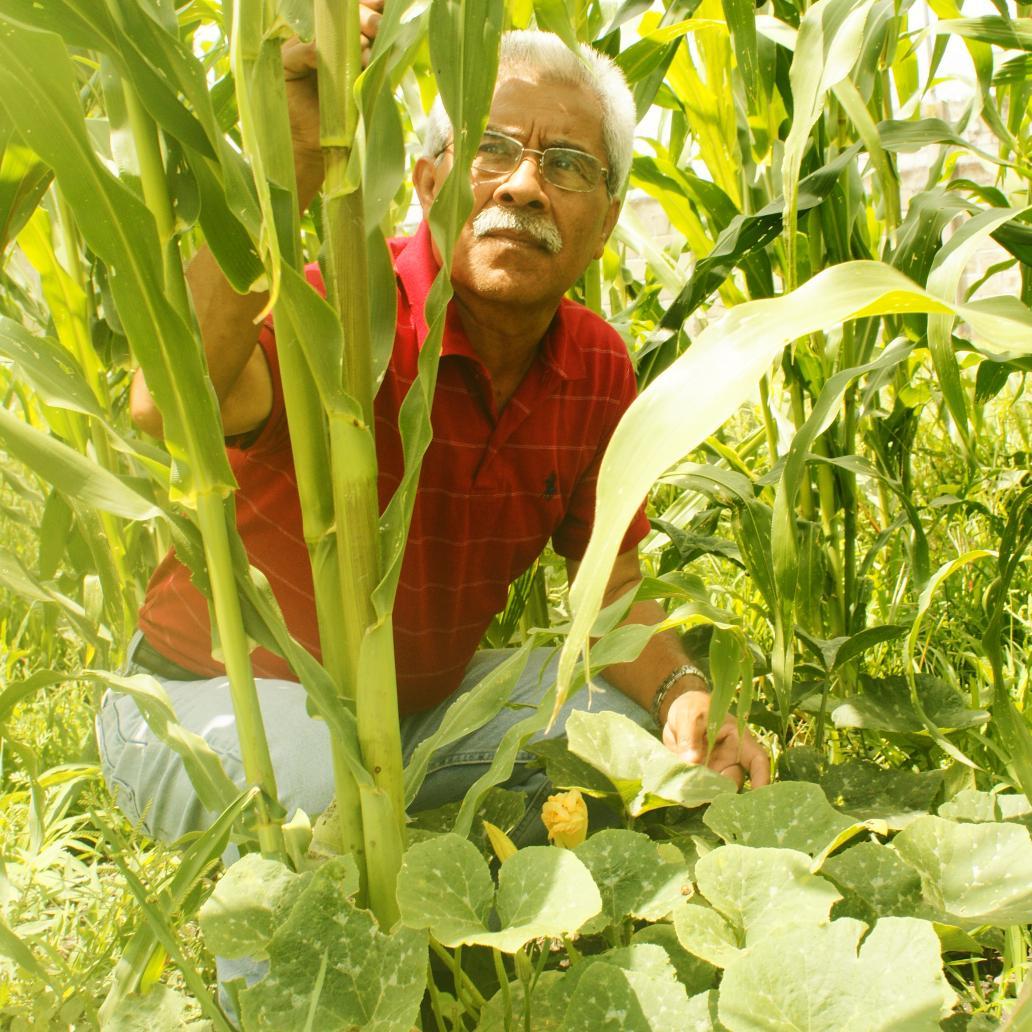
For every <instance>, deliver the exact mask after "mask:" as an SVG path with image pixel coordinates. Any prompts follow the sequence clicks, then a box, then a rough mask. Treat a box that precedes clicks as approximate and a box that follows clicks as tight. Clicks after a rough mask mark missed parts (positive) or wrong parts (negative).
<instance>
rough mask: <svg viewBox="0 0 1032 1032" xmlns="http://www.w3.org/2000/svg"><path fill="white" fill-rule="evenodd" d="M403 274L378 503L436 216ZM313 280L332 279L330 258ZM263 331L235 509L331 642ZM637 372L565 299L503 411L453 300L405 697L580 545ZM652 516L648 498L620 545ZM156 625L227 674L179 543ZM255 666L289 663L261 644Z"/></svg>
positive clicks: (250, 541)
mask: <svg viewBox="0 0 1032 1032" xmlns="http://www.w3.org/2000/svg"><path fill="white" fill-rule="evenodd" d="M391 249H392V252H393V254H394V258H395V269H396V271H397V276H398V287H399V290H398V294H399V296H398V324H397V334H396V339H395V347H394V353H393V355H392V358H391V361H390V364H389V367H388V369H387V372H386V374H385V377H384V381H383V383H382V385H381V387H380V390H379V392H378V394H377V397H376V405H375V409H376V449H377V455H378V459H379V466H380V477H379V494H380V506H381V510H382V509H383V507H384V506H385V505H386V503H387V501H388V500H389V498H390V496H391V495H392V493H393V492H394V490H395V488H396V487H397V485H398V483H399V481H400V478H401V474H402V471H403V461H402V449H401V438H400V434H399V432H398V428H397V416H398V409H399V406H400V405H401V402H402V400H403V398H404V397H405V394H406V393H407V391H408V389H409V387H410V386H411V384H412V382H413V380H414V378H415V375H416V362H417V359H418V355H419V349H420V347H421V346H422V343H423V341H424V339H425V337H426V334H427V325H426V321H425V319H424V315H423V304H424V301H425V299H426V296H427V293H428V291H429V289H430V284H431V283H432V281H433V278H434V276H435V275H436V274H437V264H436V262H435V260H434V258H433V254H432V251H431V247H430V240H429V233H428V231H427V228H426V226H425V225H424V226H422V227H420V230H419V231H418V233H417V234H416V235H415V236H414V237H412V238H408V239H402V240H395V241H391ZM308 275H309V280H310V281H311V282H312V283H313V285H314V286H315V287H316V288H317V289H320V290H322V282H321V277H320V275H319V271H318V268H317V267H315V266H311V267H310V268H309V270H308ZM261 345H262V347H263V349H264V350H265V354H266V357H267V358H268V361H269V368H270V370H271V372H272V379H273V387H274V401H273V408H272V412H271V414H270V416H269V419H268V421H267V423H266V425H265V427H264V428H263V429H262V432H261V434H260V436H259V437H258V439H257V440H256V441H255V442H254V443H253V444H252V445H251V446H250V447H249V448H248V449H247V450H246V451H241V450H239V449H231V450H230V457H231V462H232V466H233V469H234V472H235V473H236V476H237V480H238V482H239V485H240V491H239V493H238V495H237V523H238V526H239V528H240V533H241V536H242V537H243V540H244V543H245V546H246V547H247V551H248V554H249V556H250V557H251V561H252V563H253V564H254V565H255V566H256V567H258V568H259V569H260V570H262V572H263V573H265V575H266V576H267V577H268V578H269V581H270V584H271V585H272V588H273V590H274V591H275V593H276V597H277V598H278V600H279V603H280V606H281V607H282V609H283V612H284V615H285V617H286V620H287V624H288V626H289V627H290V630H291V632H292V633H293V634H294V635H295V637H297V638H298V640H299V641H301V642H302V643H303V644H304V645H306V646H307V647H308V648H310V649H311V650H312V651H313V652H315V653H316V654H317V655H318V634H317V630H316V619H315V607H314V601H313V595H312V581H311V575H310V572H309V566H308V557H307V552H306V549H305V545H304V541H303V538H302V535H301V515H300V507H299V503H298V499H297V487H296V480H295V478H294V469H293V463H292V460H291V453H290V443H289V434H288V431H287V424H286V416H285V412H284V407H283V397H282V390H281V387H280V379H279V367H278V363H277V360H276V349H275V337H274V334H273V333H272V331H271V329H270V328H268V327H267V328H266V329H264V330H263V332H262V335H261ZM634 393H635V384H634V375H633V370H632V368H631V364H630V360H629V359H628V356H627V351H626V348H625V346H624V344H623V342H622V340H621V339H620V337H619V335H618V334H617V333H616V332H615V331H614V330H613V329H612V328H611V327H609V326H608V325H607V324H606V323H605V322H604V321H603V320H601V319H600V318H599V317H598V316H596V315H595V314H594V313H592V312H590V311H588V310H587V309H586V308H583V307H582V306H580V305H577V304H574V303H573V302H570V301H563V302H562V304H561V306H560V308H559V311H558V313H557V314H556V318H555V320H554V322H553V324H552V327H551V329H550V330H549V333H548V335H547V337H546V338H545V340H544V342H543V344H542V347H541V351H540V353H539V355H538V358H537V359H536V360H535V362H534V364H533V365H532V366H531V368H530V370H529V371H528V373H527V375H526V377H525V378H524V380H523V382H522V383H521V384H520V386H519V387H518V388H517V390H516V392H515V394H513V396H512V398H511V399H510V400H509V402H508V404H506V406H505V407H504V408H503V409H502V411H501V412H500V413H499V412H496V411H495V409H494V405H493V400H492V393H491V384H490V378H489V375H488V373H487V370H486V369H485V368H484V366H483V365H482V364H481V362H480V360H479V359H478V358H477V355H476V353H475V351H474V350H473V348H472V346H471V345H470V342H469V341H468V340H467V338H466V336H465V333H464V332H463V330H462V326H461V323H460V321H459V318H458V315H457V313H456V312H455V311H454V309H453V310H451V311H449V315H448V321H447V326H446V331H445V337H444V343H443V348H442V357H441V363H440V370H439V374H438V384H437V392H436V394H435V397H434V405H433V412H432V417H431V421H432V424H433V428H434V436H433V441H432V443H431V445H430V447H429V449H428V450H427V454H426V457H425V459H424V462H423V469H422V472H421V474H420V480H419V491H418V495H417V499H416V504H415V511H414V514H413V519H412V527H411V532H410V535H409V541H408V546H407V549H406V552H405V558H404V561H403V564H402V571H401V581H400V584H399V588H398V596H397V601H396V604H395V613H394V637H395V655H396V659H397V673H398V696H399V699H398V701H399V707H400V709H401V712H402V713H410V712H414V711H417V710H420V709H425V708H427V707H429V706H432V705H435V704H436V703H438V702H440V701H441V700H442V699H444V698H446V697H447V696H448V695H449V694H450V693H451V692H452V691H454V689H455V688H456V687H457V686H458V684H459V682H460V680H461V678H462V673H463V671H464V670H465V668H466V665H467V664H468V663H469V660H470V658H471V657H472V655H473V653H474V651H475V650H476V648H477V645H478V643H479V642H480V639H481V637H482V636H483V633H484V631H485V629H486V628H487V625H488V623H489V622H490V620H491V617H492V616H493V615H494V614H495V613H497V612H499V611H500V610H501V609H502V608H503V607H504V606H505V602H506V595H507V591H508V585H509V584H510V583H511V581H512V580H513V579H515V578H516V577H517V576H519V574H520V573H522V572H523V571H524V570H525V569H526V568H527V567H528V566H529V565H530V564H531V563H532V562H533V561H534V559H535V558H537V556H538V555H539V554H540V552H541V550H542V548H543V547H544V546H545V544H546V543H547V542H548V540H549V538H551V540H552V543H553V546H554V547H555V549H556V551H558V552H559V553H560V554H561V555H564V556H567V557H570V558H580V556H581V555H582V554H583V552H584V548H585V547H586V545H587V541H588V536H589V534H590V530H591V521H592V515H593V512H594V504H595V478H596V475H597V470H598V464H599V462H600V460H601V457H602V453H603V451H604V449H605V445H606V443H607V441H608V440H609V436H610V435H611V433H612V432H613V429H614V428H615V426H616V423H617V421H618V420H619V418H620V415H621V414H622V413H623V411H624V409H626V407H627V406H628V405H629V404H630V402H631V400H632V399H633V397H634ZM647 531H648V522H647V520H646V518H645V515H644V512H643V511H639V513H638V515H637V516H636V518H635V520H634V522H633V524H632V526H631V527H630V529H629V530H628V533H627V536H626V537H625V539H624V542H623V546H622V550H626V549H629V548H632V547H634V546H635V545H636V544H637V543H638V542H639V541H640V540H641V538H642V537H644V535H645V533H646V532H647ZM140 627H141V628H142V630H143V632H144V634H145V635H146V637H147V640H148V641H149V642H150V644H151V645H153V647H154V648H156V649H157V650H158V651H159V652H161V653H162V654H163V655H165V656H167V657H168V658H169V659H170V660H172V661H174V662H175V663H178V664H180V665H181V666H184V667H186V668H187V669H190V670H195V671H197V673H199V674H205V675H212V676H214V675H216V674H218V673H220V672H221V671H222V667H221V665H220V664H219V663H218V662H217V661H216V660H214V659H213V658H212V656H211V642H210V635H209V630H208V609H207V604H206V602H205V600H204V598H203V596H202V595H201V594H200V592H198V591H197V589H196V588H194V587H193V585H192V584H190V581H189V575H188V573H187V571H186V569H185V567H183V566H182V565H181V564H180V563H179V562H178V561H177V560H176V559H175V556H174V554H171V553H170V554H169V556H167V557H166V558H165V560H164V561H163V562H162V563H161V565H160V566H159V568H158V569H157V571H156V572H155V574H154V576H153V578H152V579H151V583H150V585H149V587H148V592H147V598H146V601H145V603H144V606H143V609H142V611H141V615H140ZM252 658H253V662H254V669H255V673H256V674H257V675H259V676H265V677H288V678H289V677H291V676H292V675H291V672H290V670H289V668H288V666H287V664H286V663H285V662H284V661H283V660H282V659H281V658H280V657H278V656H276V655H273V654H272V653H269V652H267V651H265V650H263V649H258V650H256V651H255V653H254V655H253V657H252Z"/></svg>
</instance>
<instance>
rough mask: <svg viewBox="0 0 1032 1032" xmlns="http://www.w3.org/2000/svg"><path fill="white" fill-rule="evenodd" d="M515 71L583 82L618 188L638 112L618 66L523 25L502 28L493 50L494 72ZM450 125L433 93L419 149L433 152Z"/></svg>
mask: <svg viewBox="0 0 1032 1032" xmlns="http://www.w3.org/2000/svg"><path fill="white" fill-rule="evenodd" d="M519 71H531V72H536V73H538V74H539V75H542V76H544V77H546V78H548V79H551V80H553V81H555V82H560V83H568V84H570V85H574V86H584V87H586V88H587V89H589V90H590V91H591V92H592V93H593V94H594V95H595V97H596V98H597V99H598V104H599V108H600V110H601V116H602V142H603V145H604V146H605V149H606V163H607V164H608V166H609V176H608V179H607V185H608V188H609V193H610V195H611V196H614V197H615V196H616V195H617V194H619V193H620V192H621V191H622V190H623V187H624V184H625V183H626V181H627V176H628V174H629V173H630V170H631V157H632V154H633V151H634V127H635V125H637V122H638V116H637V111H636V109H635V105H634V97H633V96H632V94H631V91H630V90H629V89H628V87H627V81H626V80H625V79H624V76H623V72H621V71H620V69H619V68H618V67H617V66H616V64H615V63H614V62H613V61H612V60H611V59H610V58H608V57H606V55H605V54H600V53H599V52H598V51H597V50H595V49H594V48H592V47H590V46H589V45H588V44H587V43H581V44H579V46H578V48H577V50H576V52H575V51H573V50H571V49H570V48H569V47H568V46H567V45H566V44H565V43H564V42H563V41H562V40H561V39H560V38H559V37H558V36H557V35H555V33H552V32H536V31H534V30H532V29H524V30H519V31H513V32H506V33H504V34H503V36H502V45H501V48H500V49H499V52H498V78H499V80H501V79H502V78H503V77H504V76H505V75H508V74H511V73H513V72H519ZM451 136H452V128H451V123H450V122H449V121H448V114H447V112H446V111H445V110H444V104H443V103H441V98H440V97H438V98H437V99H436V100H435V101H434V103H433V107H431V109H430V113H429V115H427V120H426V129H425V132H424V140H423V154H424V155H425V156H426V157H429V158H436V157H437V156H438V155H439V154H440V153H441V152H442V151H443V150H444V149H445V148H446V147H447V146H448V143H449V142H450V141H451Z"/></svg>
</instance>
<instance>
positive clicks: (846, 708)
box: [803, 675, 989, 732]
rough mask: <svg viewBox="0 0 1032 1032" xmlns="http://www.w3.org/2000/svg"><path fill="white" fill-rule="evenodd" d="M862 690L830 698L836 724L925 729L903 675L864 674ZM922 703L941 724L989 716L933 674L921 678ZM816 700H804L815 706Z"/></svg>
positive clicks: (961, 724) (974, 723) (959, 724)
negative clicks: (975, 708)
mask: <svg viewBox="0 0 1032 1032" xmlns="http://www.w3.org/2000/svg"><path fill="white" fill-rule="evenodd" d="M860 684H861V687H862V689H863V692H862V694H860V695H852V696H850V697H849V698H846V699H836V698H834V697H831V698H829V699H828V707H827V708H828V714H829V716H830V717H831V720H832V723H833V724H834V725H835V726H836V727H864V728H871V729H873V730H877V731H905V732H911V731H921V730H922V729H923V727H924V725H923V723H922V722H921V717H920V715H919V714H918V713H917V711H916V710H915V709H914V706H913V703H912V700H911V698H910V696H909V694H908V692H907V683H906V679H905V678H903V677H879V678H874V677H868V676H866V675H862V676H861V678H860ZM917 685H918V692H919V694H920V697H921V704H922V706H923V708H924V711H925V713H927V714H928V717H929V719H930V720H931V721H932V722H933V723H934V724H935V725H936V726H937V727H940V728H965V727H978V726H979V725H980V724H984V723H986V722H987V721H988V719H989V714H988V713H987V712H986V711H985V710H973V709H969V708H968V704H967V702H966V701H965V700H964V699H963V698H962V697H961V696H960V694H959V693H958V692H956V691H955V690H954V689H953V688H952V687H950V685H948V684H947V683H946V682H945V681H941V680H939V679H938V678H935V677H931V676H921V677H919V678H918V680H917ZM814 707H815V704H814V703H810V702H807V703H804V707H803V708H804V709H807V710H809V709H812V708H814Z"/></svg>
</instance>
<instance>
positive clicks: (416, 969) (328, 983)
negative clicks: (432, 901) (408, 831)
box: [240, 858, 427, 1032]
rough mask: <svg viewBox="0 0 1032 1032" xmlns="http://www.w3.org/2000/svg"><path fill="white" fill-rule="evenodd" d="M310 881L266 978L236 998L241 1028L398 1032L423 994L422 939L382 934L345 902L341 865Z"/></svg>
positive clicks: (273, 946) (272, 950)
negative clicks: (238, 1002)
mask: <svg viewBox="0 0 1032 1032" xmlns="http://www.w3.org/2000/svg"><path fill="white" fill-rule="evenodd" d="M342 860H343V858H340V859H334V860H329V861H327V862H326V863H325V864H323V865H322V866H321V867H320V868H319V869H318V870H317V871H316V872H315V874H314V875H313V877H312V880H311V881H310V882H309V883H308V885H307V886H306V887H305V889H304V891H303V892H302V893H301V895H300V896H299V897H298V899H297V901H296V902H295V904H294V906H293V909H292V910H291V912H290V916H289V917H288V918H287V920H286V921H285V922H284V923H283V924H282V925H281V926H280V928H279V929H278V930H277V932H276V934H275V936H274V937H273V939H272V942H271V943H269V961H270V965H269V973H268V974H267V975H266V976H265V977H264V978H263V979H262V980H261V981H259V982H257V983H256V984H255V985H254V986H252V987H251V988H249V989H245V990H243V991H242V992H241V993H240V1004H241V1018H242V1023H243V1026H244V1027H245V1028H247V1029H254V1030H255V1032H258V1030H273V1029H284V1028H291V1029H294V1028H297V1029H302V1028H308V1029H318V1030H319V1032H346V1030H350V1029H352V1028H356V1027H357V1028H362V1029H366V1030H367V1032H397V1030H399V1029H409V1028H411V1027H412V1026H413V1025H414V1024H415V1021H416V1016H417V1015H418V1013H419V1003H420V1000H421V999H422V998H423V992H424V990H425V988H426V949H427V940H426V933H425V932H419V931H414V930H412V929H410V928H406V927H404V926H401V927H398V928H396V929H395V930H394V931H393V932H392V933H391V934H389V935H385V934H384V933H383V932H382V931H380V929H379V928H378V927H377V925H376V920H375V919H374V918H373V916H372V915H371V914H370V913H369V912H368V911H365V910H359V909H357V908H356V907H355V906H354V904H353V903H352V902H351V901H350V900H349V899H348V891H347V888H348V886H347V883H348V881H349V875H348V870H349V868H348V865H347V864H346V863H343V862H342Z"/></svg>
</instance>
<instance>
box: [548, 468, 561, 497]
mask: <svg viewBox="0 0 1032 1032" xmlns="http://www.w3.org/2000/svg"><path fill="white" fill-rule="evenodd" d="M558 492H559V487H558V485H557V484H556V476H555V474H554V473H549V474H548V476H547V477H545V497H546V498H555V496H556V494H558Z"/></svg>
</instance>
